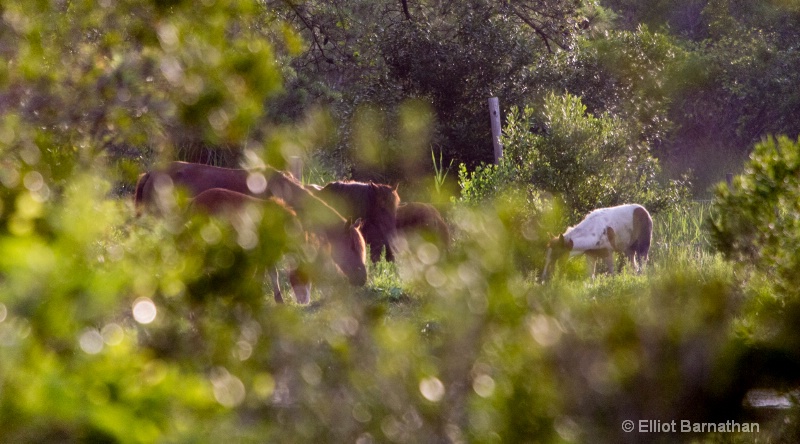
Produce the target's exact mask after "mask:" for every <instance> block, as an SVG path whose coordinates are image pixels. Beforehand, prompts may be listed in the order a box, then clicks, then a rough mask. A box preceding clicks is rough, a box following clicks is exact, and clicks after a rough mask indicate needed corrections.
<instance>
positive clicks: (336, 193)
mask: <svg viewBox="0 0 800 444" xmlns="http://www.w3.org/2000/svg"><path fill="white" fill-rule="evenodd" d="M315 194H316V195H317V196H318V197H319V198H321V199H322V200H324V201H325V202H327V203H328V204H329V205H331V206H332V207H334V208H335V209H336V210H337V211H338V212H339V213H340V214H341V215H342V216H344V217H345V218H347V219H349V220H355V219H358V218H360V219H362V220H363V221H364V225H363V227H362V229H361V232H362V233H363V234H364V240H365V241H366V242H367V244H368V245H369V247H370V259H371V260H372V262H378V261H379V260H380V258H381V252H382V251H383V248H384V247H386V251H387V254H388V252H390V251H391V248H392V247H393V244H394V238H395V236H396V235H397V226H396V225H397V207H398V205H400V196H398V195H397V186H391V185H385V184H378V183H373V182H366V183H364V182H351V181H346V182H343V181H337V182H331V183H329V184H327V185H325V186H324V187H322V189H321V190H318V191H315Z"/></svg>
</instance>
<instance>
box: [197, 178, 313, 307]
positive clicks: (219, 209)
mask: <svg viewBox="0 0 800 444" xmlns="http://www.w3.org/2000/svg"><path fill="white" fill-rule="evenodd" d="M251 207H252V208H255V209H257V210H259V211H260V212H262V214H261V217H270V216H272V217H275V216H279V217H283V218H284V220H288V221H290V222H293V223H294V224H296V225H297V227H298V228H299V229H298V230H294V231H298V232H302V226H301V224H300V222H299V221H298V220H297V214H295V212H294V211H293V210H292V209H291V208H288V207H287V206H286V204H285V203H284V202H283V201H281V200H280V199H276V198H274V197H271V198H269V199H267V200H262V199H258V198H255V197H251V196H248V195H246V194H242V193H237V192H236V191H230V190H226V189H223V188H211V189H210V190H206V191H203V192H202V193H200V194H198V195H197V197H195V198H194V199H192V203H191V204H190V206H189V210H190V213H199V212H202V213H207V214H210V215H214V216H220V217H223V218H225V219H227V220H228V222H230V223H231V225H233V226H234V227H235V228H237V231H239V230H241V229H242V226H243V225H247V223H246V221H247V220H249V217H248V216H247V215H246V214H245V213H246V212H247V210H248V209H249V208H251ZM267 213H269V214H267ZM286 228H287V230H286V231H287V233H289V232H292V231H293V230H291V229H288V227H286ZM302 237H303V241H304V242H305V241H308V240H309V236H308V234H307V233H304V235H303V236H302ZM260 241H261V240H260ZM303 265H304V264H295V267H294V268H292V269H290V270H289V282H290V283H291V285H292V290H293V291H294V295H295V299H297V302H298V303H300V304H307V303H308V302H309V301H310V300H311V282H310V279H309V273H308V270H305V269H304V267H303ZM269 268H270V269H269V276H270V281H271V282H272V288H273V294H274V295H275V302H277V303H279V304H282V303H283V295H282V294H281V287H280V284H279V283H278V268H277V267H276V266H270V267H269Z"/></svg>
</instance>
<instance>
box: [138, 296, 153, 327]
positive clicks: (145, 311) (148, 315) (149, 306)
mask: <svg viewBox="0 0 800 444" xmlns="http://www.w3.org/2000/svg"><path fill="white" fill-rule="evenodd" d="M156 313H157V310H156V304H154V303H153V301H152V300H151V299H150V298H139V299H136V300H135V301H134V302H133V319H136V322H138V323H140V324H149V323H151V322H153V321H154V320H155V319H156Z"/></svg>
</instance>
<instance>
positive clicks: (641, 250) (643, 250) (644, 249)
mask: <svg viewBox="0 0 800 444" xmlns="http://www.w3.org/2000/svg"><path fill="white" fill-rule="evenodd" d="M633 226H634V229H635V233H636V242H635V248H634V250H635V253H636V254H637V255H638V256H639V258H640V259H641V261H642V263H646V262H647V255H648V253H649V252H650V241H651V237H652V235H653V219H651V218H650V213H648V212H647V210H645V209H644V207H636V208H635V209H634V210H633Z"/></svg>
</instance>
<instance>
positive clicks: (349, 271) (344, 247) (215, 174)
mask: <svg viewBox="0 0 800 444" xmlns="http://www.w3.org/2000/svg"><path fill="white" fill-rule="evenodd" d="M175 187H180V188H183V189H185V190H186V191H187V192H188V193H189V195H190V196H197V195H198V194H200V193H202V192H203V191H205V190H209V189H211V188H222V189H226V190H231V191H235V192H238V193H241V194H245V195H249V196H254V197H258V198H262V199H265V198H268V197H277V198H280V199H282V200H283V201H284V202H286V204H288V205H289V206H290V207H291V208H292V209H293V210H294V211H295V212H296V213H297V216H298V218H299V219H300V221H301V223H302V224H303V226H304V227H305V228H306V229H307V230H308V231H310V232H312V233H315V234H316V235H317V236H320V237H322V238H323V240H324V241H326V242H328V243H330V245H331V256H332V257H333V260H334V262H336V265H337V266H338V267H339V268H340V269H341V270H342V272H343V273H345V275H347V277H348V278H349V280H350V283H351V284H353V285H364V284H365V283H366V281H367V268H366V264H365V262H366V259H365V253H364V249H365V246H364V239H363V237H362V234H361V232H360V229H361V224H360V222H359V221H354V222H353V223H348V221H346V220H345V219H344V218H343V217H342V216H341V215H340V214H339V213H337V212H336V210H334V209H333V208H331V207H330V206H328V205H327V204H326V203H325V202H323V201H322V200H320V199H319V198H317V197H315V196H314V195H313V194H311V192H310V191H308V190H306V189H305V188H303V186H302V185H300V183H298V182H297V181H296V180H295V179H294V178H292V177H291V176H288V175H285V174H283V173H281V172H280V171H278V170H276V169H275V168H272V167H265V168H263V169H261V170H243V169H235V168H220V167H215V166H211V165H201V164H197V163H186V162H172V163H170V164H169V165H167V167H166V168H164V169H162V170H157V171H152V172H148V173H144V174H142V175H141V176H140V177H139V182H138V183H137V184H136V194H135V196H134V204H135V206H136V208H137V214H138V213H140V212H141V209H143V208H153V209H155V210H156V211H160V210H163V209H164V207H167V206H168V205H166V204H165V203H164V202H165V201H168V199H164V196H170V195H171V192H172V190H173V189H174V188H175Z"/></svg>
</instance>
